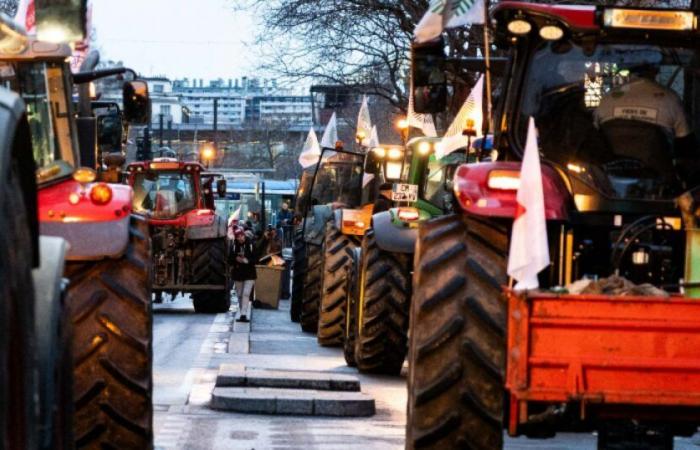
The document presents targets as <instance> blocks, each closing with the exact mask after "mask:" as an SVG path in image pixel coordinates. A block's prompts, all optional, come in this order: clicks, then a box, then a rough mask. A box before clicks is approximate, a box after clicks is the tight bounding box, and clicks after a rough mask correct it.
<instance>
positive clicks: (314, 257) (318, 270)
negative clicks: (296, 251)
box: [300, 243, 323, 333]
mask: <svg viewBox="0 0 700 450" xmlns="http://www.w3.org/2000/svg"><path fill="white" fill-rule="evenodd" d="M322 278H323V251H322V246H320V245H315V244H311V243H307V244H306V272H305V273H304V283H303V286H302V289H303V292H302V296H301V320H300V322H301V329H302V330H304V331H306V332H309V333H316V331H318V311H319V307H320V303H321V281H322Z"/></svg>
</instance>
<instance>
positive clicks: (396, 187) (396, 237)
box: [344, 137, 465, 374]
mask: <svg viewBox="0 0 700 450" xmlns="http://www.w3.org/2000/svg"><path fill="white" fill-rule="evenodd" d="M439 141H440V140H439V139H438V138H427V137H420V138H415V139H412V140H411V141H409V142H408V143H407V145H406V146H405V147H402V146H391V147H378V148H374V149H372V150H371V153H370V156H369V157H368V158H367V163H366V164H365V170H366V171H367V172H369V173H375V174H376V175H379V174H382V175H383V177H384V184H383V186H381V187H380V191H382V192H384V191H387V190H389V192H388V195H387V196H388V197H389V198H390V199H391V200H390V201H386V200H384V198H385V197H384V196H381V195H380V196H378V197H377V198H378V201H377V203H384V206H383V207H382V206H379V205H375V209H374V214H373V215H372V218H371V225H370V227H369V229H368V230H367V231H366V232H365V234H364V236H363V239H362V245H361V247H360V248H358V249H356V250H355V251H353V253H352V259H353V261H352V264H351V267H350V271H349V275H348V288H347V291H348V308H347V310H348V314H347V315H346V323H345V339H344V350H345V359H346V362H347V363H348V365H351V366H355V365H356V366H357V367H358V369H359V370H360V371H363V372H372V373H384V374H399V373H400V372H401V368H402V366H403V361H404V358H405V356H406V348H407V336H408V323H409V306H410V300H411V277H412V272H413V253H414V247H415V242H416V238H417V229H418V225H419V224H420V223H421V222H424V221H426V220H428V219H431V218H434V217H437V216H441V215H443V214H445V212H448V211H450V210H451V208H452V196H451V186H450V182H449V180H451V178H452V173H453V172H454V169H455V168H456V167H457V165H458V164H460V163H463V162H464V161H465V159H464V158H465V156H464V153H459V152H458V153H453V154H451V155H448V156H447V157H445V158H442V159H438V158H437V157H436V156H435V147H436V145H437V144H438V142H439Z"/></svg>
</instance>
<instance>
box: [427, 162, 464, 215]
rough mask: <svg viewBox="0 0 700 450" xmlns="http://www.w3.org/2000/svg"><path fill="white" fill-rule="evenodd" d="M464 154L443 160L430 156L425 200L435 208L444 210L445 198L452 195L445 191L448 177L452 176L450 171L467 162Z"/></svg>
mask: <svg viewBox="0 0 700 450" xmlns="http://www.w3.org/2000/svg"><path fill="white" fill-rule="evenodd" d="M465 161H466V160H465V155H464V153H463V152H459V153H452V154H449V155H447V156H445V157H443V158H442V159H437V158H435V155H434V154H433V155H431V156H430V160H429V162H428V167H427V168H426V172H427V175H426V177H425V186H424V187H423V189H424V192H425V199H426V200H427V201H429V202H430V203H432V204H433V205H435V206H438V207H440V208H444V207H445V206H446V205H445V198H446V196H447V197H449V195H451V194H450V193H449V192H447V191H446V190H445V183H446V182H447V180H448V177H449V176H450V175H451V174H452V171H450V170H449V169H450V168H451V167H456V166H458V165H460V164H463V163H464V162H465Z"/></svg>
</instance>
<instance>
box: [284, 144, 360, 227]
mask: <svg viewBox="0 0 700 450" xmlns="http://www.w3.org/2000/svg"><path fill="white" fill-rule="evenodd" d="M363 164H364V155H362V154H359V153H353V152H349V151H346V150H338V149H336V150H330V149H323V153H322V155H321V159H320V162H319V163H318V165H316V166H313V167H311V168H309V169H307V170H305V171H304V172H303V173H302V177H301V182H300V183H299V189H298V192H297V203H296V211H295V215H296V216H297V217H299V218H301V219H303V220H304V235H305V238H310V239H311V238H313V237H316V236H317V235H318V234H319V233H321V234H322V230H323V227H324V226H325V223H326V221H327V220H328V219H329V218H330V217H331V214H332V211H333V210H334V209H337V208H340V207H342V208H353V207H357V206H358V205H360V201H361V197H362V178H363ZM319 224H320V225H319ZM316 225H318V226H320V227H321V228H320V229H317V227H316Z"/></svg>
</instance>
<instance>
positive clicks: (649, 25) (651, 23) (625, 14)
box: [603, 8, 697, 31]
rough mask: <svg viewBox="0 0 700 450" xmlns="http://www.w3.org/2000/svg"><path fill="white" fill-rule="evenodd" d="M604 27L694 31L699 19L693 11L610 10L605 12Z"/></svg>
mask: <svg viewBox="0 0 700 450" xmlns="http://www.w3.org/2000/svg"><path fill="white" fill-rule="evenodd" d="M603 25H604V26H606V27H609V28H632V29H640V30H665V31H692V30H695V29H697V18H696V16H695V13H693V12H692V11H673V10H645V9H627V8H608V9H605V10H603Z"/></svg>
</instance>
